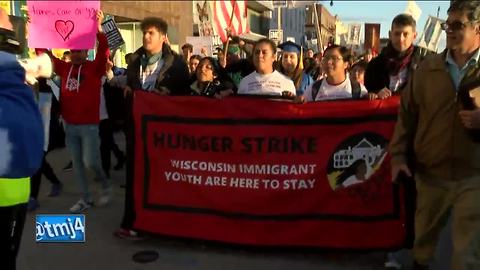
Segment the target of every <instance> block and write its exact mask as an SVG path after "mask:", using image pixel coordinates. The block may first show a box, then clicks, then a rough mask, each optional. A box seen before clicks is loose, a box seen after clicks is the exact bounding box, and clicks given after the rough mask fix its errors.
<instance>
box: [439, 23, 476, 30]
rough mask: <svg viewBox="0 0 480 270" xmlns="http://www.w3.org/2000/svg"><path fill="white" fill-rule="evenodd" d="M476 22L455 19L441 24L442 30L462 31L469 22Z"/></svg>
mask: <svg viewBox="0 0 480 270" xmlns="http://www.w3.org/2000/svg"><path fill="white" fill-rule="evenodd" d="M473 23H475V22H472V21H467V22H461V21H453V22H451V23H449V22H444V23H442V24H440V26H441V28H442V30H444V31H461V30H463V29H465V28H466V27H467V25H468V24H473Z"/></svg>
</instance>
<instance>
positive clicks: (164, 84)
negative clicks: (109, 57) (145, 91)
mask: <svg viewBox="0 0 480 270" xmlns="http://www.w3.org/2000/svg"><path fill="white" fill-rule="evenodd" d="M144 54H145V49H143V47H141V48H140V49H138V50H137V51H136V52H135V53H134V54H133V55H132V58H131V59H132V63H131V64H130V65H129V66H128V68H127V85H128V86H129V87H130V88H132V89H133V90H136V89H142V84H141V82H140V59H141V57H142V55H144ZM162 59H163V61H164V65H163V67H162V68H161V69H160V73H159V74H158V77H157V80H156V83H155V88H156V89H158V90H162V89H167V90H169V91H170V94H171V95H188V94H190V85H189V84H188V82H189V72H188V67H187V65H186V64H185V62H184V61H183V59H182V57H181V56H180V55H178V54H177V53H175V52H173V51H172V50H171V49H170V47H169V46H168V45H167V44H163V48H162Z"/></svg>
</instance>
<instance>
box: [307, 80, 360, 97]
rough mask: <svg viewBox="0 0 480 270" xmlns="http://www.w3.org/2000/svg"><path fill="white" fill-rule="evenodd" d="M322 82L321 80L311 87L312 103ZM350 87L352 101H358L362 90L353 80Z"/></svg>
mask: <svg viewBox="0 0 480 270" xmlns="http://www.w3.org/2000/svg"><path fill="white" fill-rule="evenodd" d="M322 82H323V79H321V80H318V81H316V82H314V83H313V85H312V100H313V101H315V98H316V97H317V94H318V91H320V86H322ZM350 86H351V87H352V99H360V96H361V95H362V88H361V87H360V83H358V82H357V81H354V80H350Z"/></svg>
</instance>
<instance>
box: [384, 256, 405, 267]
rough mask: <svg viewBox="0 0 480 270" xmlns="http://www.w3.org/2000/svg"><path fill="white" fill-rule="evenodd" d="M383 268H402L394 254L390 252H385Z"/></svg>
mask: <svg viewBox="0 0 480 270" xmlns="http://www.w3.org/2000/svg"><path fill="white" fill-rule="evenodd" d="M384 266H385V268H388V269H402V268H403V267H402V264H401V263H400V262H398V260H397V258H396V257H395V255H394V254H393V253H391V252H389V253H388V254H387V260H386V261H385V265H384Z"/></svg>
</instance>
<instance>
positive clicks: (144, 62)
mask: <svg viewBox="0 0 480 270" xmlns="http://www.w3.org/2000/svg"><path fill="white" fill-rule="evenodd" d="M161 58H162V52H159V53H157V54H154V55H152V56H150V57H148V56H147V55H145V54H144V55H142V57H141V58H140V63H141V66H142V68H143V69H145V68H147V66H150V65H153V64H155V63H156V62H158V61H159V60H160V59H161Z"/></svg>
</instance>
